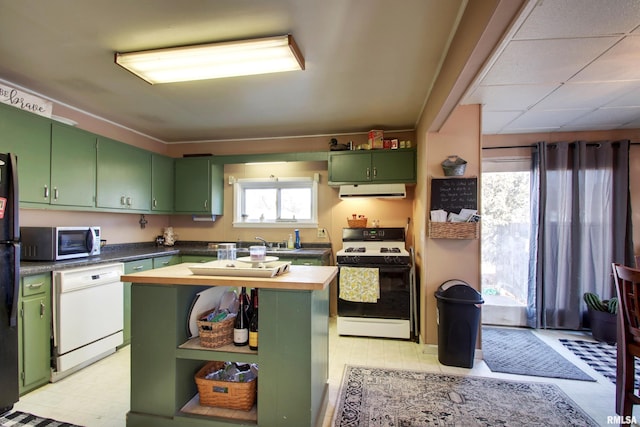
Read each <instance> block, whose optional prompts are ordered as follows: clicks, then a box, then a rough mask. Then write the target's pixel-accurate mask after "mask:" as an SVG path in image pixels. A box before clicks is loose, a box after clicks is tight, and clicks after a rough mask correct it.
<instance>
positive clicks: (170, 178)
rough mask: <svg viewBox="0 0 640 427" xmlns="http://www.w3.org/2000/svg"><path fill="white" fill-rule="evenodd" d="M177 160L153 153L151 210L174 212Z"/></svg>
mask: <svg viewBox="0 0 640 427" xmlns="http://www.w3.org/2000/svg"><path fill="white" fill-rule="evenodd" d="M174 187H175V160H174V159H173V158H171V157H166V156H162V155H160V154H155V153H154V154H152V155H151V210H152V211H153V212H173V192H174V190H173V189H174Z"/></svg>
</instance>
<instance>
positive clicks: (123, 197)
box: [120, 196, 127, 206]
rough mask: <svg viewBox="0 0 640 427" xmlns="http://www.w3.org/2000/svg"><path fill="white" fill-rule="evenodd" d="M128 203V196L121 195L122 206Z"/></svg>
mask: <svg viewBox="0 0 640 427" xmlns="http://www.w3.org/2000/svg"><path fill="white" fill-rule="evenodd" d="M126 204H127V197H126V196H120V206H124V205H126Z"/></svg>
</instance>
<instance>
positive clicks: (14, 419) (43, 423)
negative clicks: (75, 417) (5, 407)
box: [0, 411, 79, 427]
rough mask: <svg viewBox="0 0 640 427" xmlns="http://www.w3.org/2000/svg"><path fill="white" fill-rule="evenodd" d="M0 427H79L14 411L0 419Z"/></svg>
mask: <svg viewBox="0 0 640 427" xmlns="http://www.w3.org/2000/svg"><path fill="white" fill-rule="evenodd" d="M0 426H2V427H19V426H36V427H79V426H76V425H75V424H69V423H63V422H60V421H56V420H52V419H50V418H41V417H38V416H36V415H31V414H27V413H25V412H20V411H14V412H10V413H8V414H5V415H3V416H1V417H0Z"/></svg>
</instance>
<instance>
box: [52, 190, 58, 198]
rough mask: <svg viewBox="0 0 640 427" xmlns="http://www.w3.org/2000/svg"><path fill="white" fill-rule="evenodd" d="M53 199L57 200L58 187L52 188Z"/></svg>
mask: <svg viewBox="0 0 640 427" xmlns="http://www.w3.org/2000/svg"><path fill="white" fill-rule="evenodd" d="M53 199H54V200H58V187H53Z"/></svg>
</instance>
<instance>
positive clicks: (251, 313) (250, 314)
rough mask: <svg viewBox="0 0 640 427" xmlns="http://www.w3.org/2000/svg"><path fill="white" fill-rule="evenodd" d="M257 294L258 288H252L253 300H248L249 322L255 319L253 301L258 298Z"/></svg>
mask: <svg viewBox="0 0 640 427" xmlns="http://www.w3.org/2000/svg"><path fill="white" fill-rule="evenodd" d="M256 292H257V290H256V288H251V298H250V299H249V298H247V301H248V303H247V319H249V321H251V319H252V318H253V299H254V298H255V296H256Z"/></svg>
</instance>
